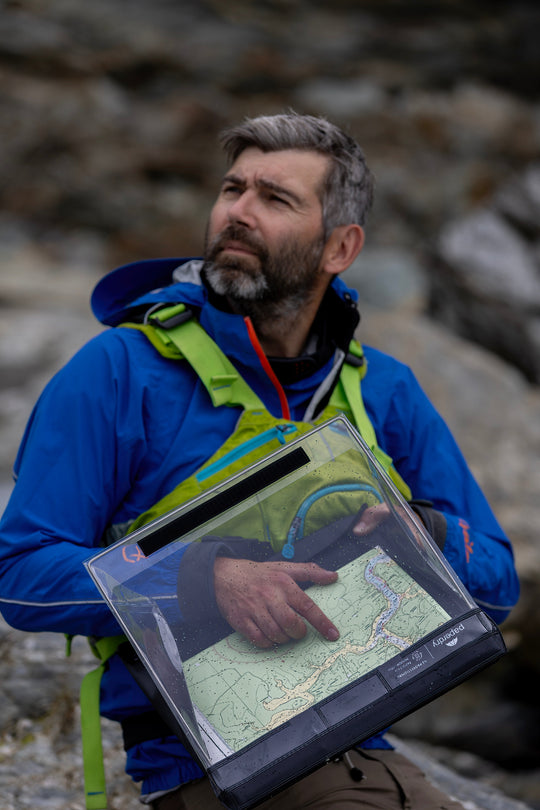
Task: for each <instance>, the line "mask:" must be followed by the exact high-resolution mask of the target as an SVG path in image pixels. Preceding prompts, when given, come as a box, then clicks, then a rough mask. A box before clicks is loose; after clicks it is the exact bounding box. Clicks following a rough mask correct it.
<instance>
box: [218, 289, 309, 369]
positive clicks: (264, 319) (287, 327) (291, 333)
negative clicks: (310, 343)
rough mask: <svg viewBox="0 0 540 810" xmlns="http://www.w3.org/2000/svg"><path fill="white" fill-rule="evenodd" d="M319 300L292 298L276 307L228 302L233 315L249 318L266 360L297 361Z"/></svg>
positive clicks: (277, 304) (306, 338) (266, 304)
mask: <svg viewBox="0 0 540 810" xmlns="http://www.w3.org/2000/svg"><path fill="white" fill-rule="evenodd" d="M321 300H322V297H321V296H319V295H311V296H310V298H309V299H308V300H306V298H305V296H304V295H303V296H302V298H301V300H297V299H296V298H294V297H291V298H289V299H287V300H285V301H280V302H279V303H275V304H274V303H272V304H269V303H264V304H262V303H259V302H256V301H249V302H247V301H242V302H241V303H240V302H238V301H236V300H230V299H229V305H230V307H231V309H232V310H233V311H234V312H237V313H238V314H240V315H244V316H246V315H247V316H249V317H250V318H251V321H252V323H253V326H254V328H255V332H256V333H257V337H258V339H259V342H260V344H261V346H262V348H263V351H264V353H265V354H266V356H267V357H298V356H299V355H301V354H302V351H303V349H304V347H305V345H306V343H307V340H308V337H309V333H310V330H311V326H312V324H313V321H314V319H315V315H316V314H317V310H318V308H319V306H320V303H321Z"/></svg>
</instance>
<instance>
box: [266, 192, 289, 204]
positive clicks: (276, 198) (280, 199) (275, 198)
mask: <svg viewBox="0 0 540 810" xmlns="http://www.w3.org/2000/svg"><path fill="white" fill-rule="evenodd" d="M268 199H269V200H270V202H273V203H277V204H278V205H286V206H289V201H288V200H286V199H285V198H284V197H280V196H279V194H269V195H268Z"/></svg>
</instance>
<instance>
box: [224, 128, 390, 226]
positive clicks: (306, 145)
mask: <svg viewBox="0 0 540 810" xmlns="http://www.w3.org/2000/svg"><path fill="white" fill-rule="evenodd" d="M220 141H221V145H222V147H223V150H224V152H225V154H226V156H227V158H228V160H229V162H230V163H234V161H235V160H236V159H237V157H238V156H239V155H240V154H241V153H242V152H243V151H244V150H245V149H247V148H249V147H250V146H255V147H256V148H257V149H260V150H261V151H262V152H279V151H281V150H283V149H300V150H307V151H315V152H319V153H320V154H322V155H327V156H328V157H329V158H330V161H331V163H330V169H329V171H328V172H327V174H326V177H325V178H324V181H323V188H322V189H320V190H319V195H320V199H321V205H322V215H323V226H324V237H325V239H327V238H328V237H329V235H330V234H331V233H332V231H333V230H334V228H336V227H337V226H338V225H349V224H352V223H356V224H358V225H363V224H364V222H365V220H366V215H367V213H368V211H369V209H370V208H371V204H372V201H373V185H374V180H373V175H372V174H371V171H370V170H369V168H368V166H367V164H366V159H365V157H364V153H363V151H362V149H361V148H360V146H359V145H358V144H357V142H356V141H355V140H354V139H353V138H351V137H350V136H349V135H347V134H346V133H345V132H343V130H341V129H340V128H339V127H337V126H336V125H335V124H331V123H330V122H329V121H327V120H326V119H325V118H321V117H318V116H313V115H300V114H298V113H295V112H289V113H283V114H281V115H262V116H259V117H258V118H246V119H245V120H244V121H243V122H242V123H241V124H238V125H237V126H234V127H231V128H229V129H226V130H224V131H223V132H222V133H221V136H220Z"/></svg>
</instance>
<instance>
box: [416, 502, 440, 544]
mask: <svg viewBox="0 0 540 810" xmlns="http://www.w3.org/2000/svg"><path fill="white" fill-rule="evenodd" d="M409 506H410V507H411V509H413V510H414V512H416V514H417V515H418V517H419V518H420V520H421V521H422V523H423V524H424V526H425V527H426V529H427V531H428V532H429V534H430V535H431V537H432V538H433V540H434V541H435V543H436V545H437V546H438V547H439V548H440V549H441V551H443V549H444V544H445V542H446V531H447V527H446V518H445V516H444V515H443V513H442V512H439V511H438V510H437V509H434V508H433V504H432V503H431V501H424V500H420V499H418V500H413V501H409Z"/></svg>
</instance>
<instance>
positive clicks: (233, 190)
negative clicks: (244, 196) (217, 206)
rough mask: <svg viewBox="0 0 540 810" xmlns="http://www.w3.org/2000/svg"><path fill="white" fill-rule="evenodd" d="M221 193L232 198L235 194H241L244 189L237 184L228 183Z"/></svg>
mask: <svg viewBox="0 0 540 810" xmlns="http://www.w3.org/2000/svg"><path fill="white" fill-rule="evenodd" d="M221 193H222V194H224V195H226V196H229V197H230V196H232V195H235V194H241V193H242V188H241V187H240V186H239V185H237V184H235V183H227V184H226V185H224V186H223V187H222V189H221Z"/></svg>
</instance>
